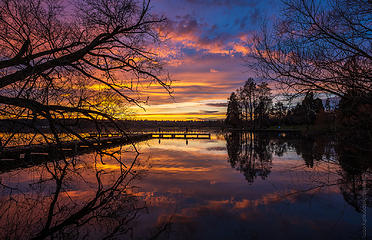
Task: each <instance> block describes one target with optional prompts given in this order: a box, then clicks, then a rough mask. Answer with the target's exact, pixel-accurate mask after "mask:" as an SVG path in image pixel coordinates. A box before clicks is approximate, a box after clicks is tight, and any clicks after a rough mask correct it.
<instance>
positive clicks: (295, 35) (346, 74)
mask: <svg viewBox="0 0 372 240" xmlns="http://www.w3.org/2000/svg"><path fill="white" fill-rule="evenodd" d="M284 4H285V8H284V9H283V15H282V16H283V17H282V19H281V20H280V21H277V23H276V24H275V25H274V27H273V30H272V31H269V30H268V29H271V28H270V27H268V28H265V29H264V31H263V34H262V35H261V36H257V38H256V40H257V42H256V43H257V48H256V50H257V52H256V53H257V54H256V55H255V56H254V57H255V59H256V60H257V62H258V65H255V66H256V67H257V68H256V69H257V70H258V73H260V74H263V77H264V78H266V79H271V80H274V81H277V82H279V83H281V84H283V85H284V86H285V87H287V88H288V89H291V90H295V91H299V92H303V91H320V92H327V93H330V94H333V95H336V96H339V97H341V98H344V97H345V98H348V97H349V96H347V92H348V91H350V90H351V89H353V90H355V91H358V92H363V93H369V92H371V91H372V75H371V73H372V54H371V53H372V51H371V44H370V42H371V36H372V29H371V17H370V16H371V12H372V4H371V2H370V1H367V0H351V1H349V0H336V1H332V2H327V3H326V2H324V1H320V0H287V1H284ZM368 102H369V104H372V102H371V100H368Z"/></svg>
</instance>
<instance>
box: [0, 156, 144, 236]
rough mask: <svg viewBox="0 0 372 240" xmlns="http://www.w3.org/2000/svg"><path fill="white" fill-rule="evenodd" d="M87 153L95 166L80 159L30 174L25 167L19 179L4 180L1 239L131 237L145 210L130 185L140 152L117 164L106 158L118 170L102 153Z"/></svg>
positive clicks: (35, 168)
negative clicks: (139, 217)
mask: <svg viewBox="0 0 372 240" xmlns="http://www.w3.org/2000/svg"><path fill="white" fill-rule="evenodd" d="M88 156H89V157H90V156H92V155H87V156H85V157H87V160H88V161H90V162H91V164H90V163H89V162H88V161H83V160H82V159H78V160H77V159H73V160H69V161H67V160H66V161H59V162H52V163H45V165H43V166H39V167H34V168H32V169H30V171H29V172H28V173H27V174H26V176H23V175H22V173H24V172H26V170H21V171H20V172H19V173H18V174H20V176H21V179H20V182H18V183H17V182H14V176H9V179H10V181H9V182H7V181H4V180H2V181H1V191H2V192H1V195H2V196H1V198H0V199H1V205H0V238H1V239H25V238H33V239H45V238H57V239H83V238H84V239H92V238H97V239H103V238H112V237H115V236H117V235H119V236H124V235H127V234H129V235H132V234H133V227H134V222H135V220H136V218H137V215H138V213H139V211H140V210H141V209H143V208H144V206H143V205H144V204H140V202H139V199H138V198H137V197H135V196H134V195H133V194H131V188H132V187H131V183H132V181H133V180H134V179H135V178H136V177H137V175H138V173H137V172H136V171H135V170H133V168H134V166H135V165H136V164H137V163H136V161H137V158H138V154H135V155H134V156H133V158H134V160H133V161H130V162H129V163H126V162H125V161H124V160H120V159H119V158H117V159H116V160H120V161H116V162H115V163H112V162H107V161H106V164H109V165H110V166H111V164H112V166H113V169H114V170H110V168H106V167H105V165H103V164H102V163H103V162H102V160H103V159H102V157H103V156H99V155H98V156H96V157H95V159H90V158H89V157H88ZM82 158H84V157H82ZM110 159H111V158H110ZM106 160H107V159H106ZM111 160H112V161H113V159H111ZM125 164H128V165H125ZM9 174H12V173H9ZM4 175H5V174H3V176H2V178H3V179H4ZM5 177H7V176H5ZM22 177H23V178H22ZM27 178H31V180H29V179H27ZM22 181H25V183H26V184H24V183H22ZM29 181H31V183H29Z"/></svg>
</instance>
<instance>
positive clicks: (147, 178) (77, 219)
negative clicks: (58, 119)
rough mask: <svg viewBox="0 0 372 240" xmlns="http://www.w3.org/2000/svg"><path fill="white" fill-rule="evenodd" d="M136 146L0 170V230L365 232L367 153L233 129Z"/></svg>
mask: <svg viewBox="0 0 372 240" xmlns="http://www.w3.org/2000/svg"><path fill="white" fill-rule="evenodd" d="M136 147H137V149H138V151H139V152H140V154H139V155H138V154H137V153H136V152H135V151H134V149H133V147H131V146H124V147H116V148H113V149H110V150H109V151H108V152H109V153H110V154H112V155H113V157H115V158H113V157H109V156H106V155H104V156H100V155H99V154H94V153H91V154H84V155H80V156H77V157H75V158H74V159H67V160H66V161H59V162H58V163H47V164H43V165H39V166H34V167H30V168H27V169H16V170H13V171H11V172H3V173H1V175H0V179H1V188H0V197H1V200H0V201H1V205H0V208H1V209H0V224H1V225H0V227H1V228H0V231H1V232H0V238H1V239H6V238H8V239H28V238H39V239H43V238H47V239H50V238H57V239H58V238H59V239H102V238H105V237H106V238H108V239H112V238H113V239H127V238H128V239H132V238H133V239H154V238H157V239H367V238H368V236H370V237H371V232H372V221H371V220H372V209H371V206H372V173H371V159H370V156H369V155H368V154H366V153H363V154H360V151H357V150H354V149H350V148H348V147H347V146H345V145H341V144H338V143H335V142H332V141H321V140H316V141H315V140H313V141H310V140H304V139H301V138H299V137H288V136H286V137H285V136H267V135H255V136H254V135H252V134H241V133H233V134H231V133H230V134H227V135H212V138H211V139H208V140H207V139H203V140H188V141H187V142H186V141H185V140H176V139H169V140H165V139H161V140H160V141H159V140H158V139H152V140H150V141H146V142H142V143H139V144H137V145H136ZM359 155H360V156H359Z"/></svg>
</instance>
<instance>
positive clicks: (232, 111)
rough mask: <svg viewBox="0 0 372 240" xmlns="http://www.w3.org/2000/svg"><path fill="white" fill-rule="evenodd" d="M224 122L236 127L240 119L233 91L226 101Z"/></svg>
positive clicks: (236, 99) (237, 103) (238, 107)
mask: <svg viewBox="0 0 372 240" xmlns="http://www.w3.org/2000/svg"><path fill="white" fill-rule="evenodd" d="M225 122H226V124H228V125H231V126H233V127H237V126H239V125H240V124H241V121H240V106H239V102H238V98H237V96H236V94H235V92H232V93H231V95H230V98H229V100H228V103H227V112H226V120H225Z"/></svg>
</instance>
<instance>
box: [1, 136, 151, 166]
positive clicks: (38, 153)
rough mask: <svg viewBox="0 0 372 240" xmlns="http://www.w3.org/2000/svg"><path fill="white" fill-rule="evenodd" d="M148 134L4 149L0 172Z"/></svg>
mask: <svg viewBox="0 0 372 240" xmlns="http://www.w3.org/2000/svg"><path fill="white" fill-rule="evenodd" d="M150 138H151V135H150V134H131V135H125V136H124V135H121V134H101V135H97V134H88V135H87V136H85V138H84V140H82V141H81V140H74V141H64V142H61V143H60V144H58V145H57V144H53V143H52V144H32V145H20V146H12V147H5V148H3V149H1V150H0V172H5V171H9V170H12V169H15V168H19V167H29V166H33V165H37V164H40V163H42V162H45V161H51V160H59V159H63V158H64V157H72V156H76V155H81V154H84V153H89V152H94V151H97V150H99V149H107V148H111V147H115V146H120V145H125V144H131V143H135V142H139V141H144V140H148V139H150Z"/></svg>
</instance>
